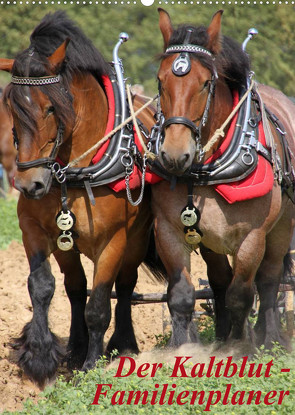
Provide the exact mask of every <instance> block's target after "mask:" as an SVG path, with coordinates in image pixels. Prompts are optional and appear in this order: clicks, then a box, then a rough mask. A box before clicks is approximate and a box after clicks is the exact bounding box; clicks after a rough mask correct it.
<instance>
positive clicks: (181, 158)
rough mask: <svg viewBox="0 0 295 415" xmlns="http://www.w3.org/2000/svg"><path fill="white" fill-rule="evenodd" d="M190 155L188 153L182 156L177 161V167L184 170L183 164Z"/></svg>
mask: <svg viewBox="0 0 295 415" xmlns="http://www.w3.org/2000/svg"><path fill="white" fill-rule="evenodd" d="M189 157H190V155H189V153H186V154H183V155H182V156H181V157H180V158H179V159H178V161H177V166H178V168H179V169H180V170H181V169H183V168H184V166H185V163H186V162H187V161H188V159H189Z"/></svg>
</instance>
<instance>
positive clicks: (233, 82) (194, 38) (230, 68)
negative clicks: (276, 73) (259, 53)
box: [162, 24, 250, 90]
mask: <svg viewBox="0 0 295 415" xmlns="http://www.w3.org/2000/svg"><path fill="white" fill-rule="evenodd" d="M189 29H191V30H192V32H191V35H190V39H189V43H190V44H194V45H197V46H201V47H203V48H205V49H208V44H209V36H208V33H207V28H206V27H205V26H199V27H195V26H193V25H190V24H182V25H180V26H178V27H177V28H176V29H175V30H174V31H173V33H172V35H171V37H170V40H169V44H168V46H171V45H182V44H183V42H184V40H185V39H186V36H187V33H188V30H189ZM209 51H210V50H209ZM211 52H212V51H211ZM166 56H168V54H165V53H164V54H163V55H162V57H166ZM190 56H191V57H193V58H196V59H199V60H200V61H201V63H202V64H203V65H204V66H206V67H207V68H209V69H212V64H213V60H212V58H210V57H209V56H206V55H205V54H201V53H200V54H199V53H195V54H193V53H190ZM214 64H215V66H216V69H217V73H218V75H220V76H222V77H224V78H225V80H226V82H227V83H228V85H229V87H230V89H231V90H234V89H240V88H241V87H242V86H246V85H247V76H248V74H249V71H250V62H249V58H248V55H247V54H246V53H245V52H244V51H243V50H242V47H241V45H240V44H239V43H237V42H236V41H235V40H233V39H231V38H229V37H227V36H222V37H221V52H220V53H219V54H217V55H215V60H214Z"/></svg>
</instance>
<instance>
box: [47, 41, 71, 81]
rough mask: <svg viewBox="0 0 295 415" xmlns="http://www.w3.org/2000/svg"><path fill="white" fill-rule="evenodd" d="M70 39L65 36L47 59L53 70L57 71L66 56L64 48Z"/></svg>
mask: <svg viewBox="0 0 295 415" xmlns="http://www.w3.org/2000/svg"><path fill="white" fill-rule="evenodd" d="M69 41H70V39H69V38H67V39H66V40H65V41H64V42H63V43H62V44H61V45H60V46H59V47H58V48H57V49H56V50H55V51H54V52H53V54H52V55H51V56H49V57H48V58H47V59H48V61H49V63H50V67H51V69H52V70H53V71H54V72H56V73H57V72H58V70H59V69H60V67H61V65H62V64H63V62H64V60H65V57H66V49H67V46H68V43H69Z"/></svg>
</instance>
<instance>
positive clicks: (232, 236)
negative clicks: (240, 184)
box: [153, 183, 268, 255]
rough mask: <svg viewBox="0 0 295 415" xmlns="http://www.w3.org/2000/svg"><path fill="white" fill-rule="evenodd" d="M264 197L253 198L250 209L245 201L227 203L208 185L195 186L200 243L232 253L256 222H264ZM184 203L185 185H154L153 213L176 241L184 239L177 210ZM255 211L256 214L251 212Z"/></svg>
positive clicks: (164, 229)
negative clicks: (261, 198) (172, 187)
mask: <svg viewBox="0 0 295 415" xmlns="http://www.w3.org/2000/svg"><path fill="white" fill-rule="evenodd" d="M266 199H268V197H267V198H265V199H264V201H261V200H260V201H258V200H257V201H256V202H254V205H255V206H256V207H255V206H254V208H253V207H252V208H251V209H249V206H248V205H249V204H248V203H247V202H239V203H235V204H232V205H230V204H229V203H227V202H226V201H225V200H224V199H223V198H222V197H221V196H220V195H218V194H217V193H216V191H215V190H214V189H213V188H212V187H210V186H206V187H205V186H197V187H195V188H194V199H193V201H194V205H195V207H196V208H197V209H198V210H199V212H200V221H199V223H198V227H199V228H200V230H201V232H202V233H203V237H202V243H203V244H204V245H205V246H206V247H207V248H209V249H211V250H213V251H214V252H217V253H220V254H229V255H233V254H234V253H235V252H237V250H238V247H239V246H240V245H241V243H242V241H243V240H244V239H245V238H246V236H247V235H248V234H249V233H250V232H251V231H252V230H253V229H255V228H256V227H257V226H263V222H264V220H263V219H265V216H264V215H260V213H261V210H262V206H264V208H265V207H266V205H267V204H268V203H267V200H266ZM186 204H187V187H186V186H185V185H179V186H177V187H176V188H175V190H174V191H171V189H170V188H169V187H168V186H167V184H164V183H163V184H160V185H159V186H154V189H153V206H154V214H155V217H156V220H157V223H158V226H159V227H160V229H162V230H163V233H164V232H165V233H166V234H169V235H170V237H171V235H172V234H173V233H175V234H176V235H177V240H178V241H183V243H185V242H184V231H183V229H184V227H183V225H182V223H181V221H180V213H181V211H182V209H183V208H184V207H185V206H186ZM253 212H255V216H254V215H253Z"/></svg>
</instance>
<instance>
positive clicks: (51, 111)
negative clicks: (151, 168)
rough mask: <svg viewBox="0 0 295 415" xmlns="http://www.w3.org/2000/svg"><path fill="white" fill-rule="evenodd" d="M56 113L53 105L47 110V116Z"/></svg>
mask: <svg viewBox="0 0 295 415" xmlns="http://www.w3.org/2000/svg"><path fill="white" fill-rule="evenodd" d="M54 111H55V109H54V107H53V106H52V105H51V106H50V107H49V108H48V109H47V115H50V114H53V113H54Z"/></svg>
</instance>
